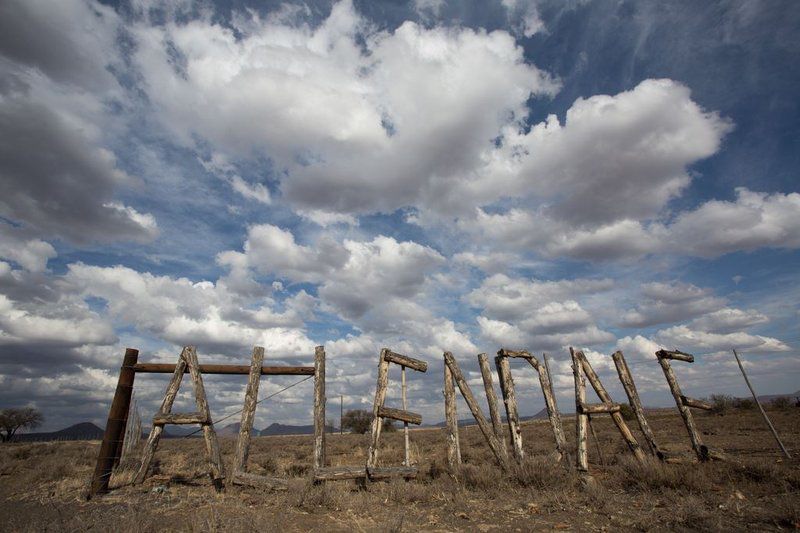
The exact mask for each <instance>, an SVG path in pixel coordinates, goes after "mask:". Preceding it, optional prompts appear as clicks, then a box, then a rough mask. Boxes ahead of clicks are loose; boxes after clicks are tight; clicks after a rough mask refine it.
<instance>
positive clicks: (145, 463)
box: [134, 347, 188, 484]
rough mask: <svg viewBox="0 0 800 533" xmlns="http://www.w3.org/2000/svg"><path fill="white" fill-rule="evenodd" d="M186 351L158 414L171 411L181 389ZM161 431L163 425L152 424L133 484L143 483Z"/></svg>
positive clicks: (170, 382)
mask: <svg viewBox="0 0 800 533" xmlns="http://www.w3.org/2000/svg"><path fill="white" fill-rule="evenodd" d="M187 350H188V347H184V349H183V351H182V352H181V355H180V357H179V358H178V362H177V364H175V371H174V372H173V373H172V378H171V379H170V380H169V384H168V385H167V390H166V392H165V393H164V400H163V401H162V402H161V407H160V408H159V410H158V414H163V413H169V412H170V411H172V404H173V403H175V396H177V394H178V389H180V387H181V380H182V379H183V373H184V372H185V370H186V352H187ZM163 431H164V426H163V425H155V424H153V426H152V428H151V429H150V435H148V437H147V443H146V444H145V445H144V451H143V452H142V464H141V465H140V466H139V471H138V472H137V473H136V477H135V478H134V483H137V484H138V483H142V482H144V478H145V477H147V470H148V469H149V468H150V463H151V462H152V461H153V455H154V454H155V453H156V448H157V447H158V441H159V440H160V439H161V433H162V432H163Z"/></svg>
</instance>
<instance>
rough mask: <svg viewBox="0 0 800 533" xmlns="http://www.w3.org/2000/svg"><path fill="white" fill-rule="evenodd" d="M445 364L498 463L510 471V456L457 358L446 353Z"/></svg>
mask: <svg viewBox="0 0 800 533" xmlns="http://www.w3.org/2000/svg"><path fill="white" fill-rule="evenodd" d="M444 362H445V364H446V365H447V366H448V367H449V368H450V372H451V373H452V375H453V379H454V380H455V382H456V385H458V388H459V390H460V391H461V395H462V396H463V397H464V401H466V402H467V406H468V407H469V410H470V411H471V412H472V416H473V417H475V421H476V422H477V423H478V427H479V428H480V430H481V433H483V437H484V438H485V439H486V442H487V443H488V444H489V448H490V449H491V450H492V453H493V454H494V456H495V458H496V459H497V462H498V463H499V464H500V466H501V467H502V468H503V469H508V456H507V455H506V453H505V448H503V446H502V445H501V444H500V441H499V440H498V439H497V437H495V436H494V433H493V432H492V430H491V428H490V427H489V424H488V423H487V422H486V418H485V417H484V416H483V412H481V408H480V406H479V405H478V402H477V401H476V400H475V396H474V395H473V394H472V390H471V389H470V388H469V385H468V384H467V380H466V379H464V375H463V374H462V373H461V369H460V368H459V367H458V363H457V362H456V359H455V357H453V354H452V353H450V352H444Z"/></svg>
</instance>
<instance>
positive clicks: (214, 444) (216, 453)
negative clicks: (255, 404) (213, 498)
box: [186, 346, 225, 491]
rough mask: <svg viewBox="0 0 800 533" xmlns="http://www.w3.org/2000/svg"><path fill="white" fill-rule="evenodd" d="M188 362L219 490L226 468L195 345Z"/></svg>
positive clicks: (213, 479) (215, 481) (214, 482)
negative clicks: (223, 463)
mask: <svg viewBox="0 0 800 533" xmlns="http://www.w3.org/2000/svg"><path fill="white" fill-rule="evenodd" d="M186 362H187V366H188V367H189V376H190V377H191V378H192V385H193V386H194V403H195V405H196V406H197V412H198V413H200V414H201V415H202V416H203V418H205V423H204V424H202V428H203V440H204V441H205V443H206V452H208V461H209V463H210V464H211V472H210V476H211V483H212V484H213V485H214V488H215V489H217V490H218V491H220V490H222V489H223V488H224V486H223V480H224V479H225V470H224V467H223V465H222V453H221V452H220V449H219V442H218V441H217V434H216V433H215V432H214V422H213V421H212V420H211V409H209V407H208V400H207V399H206V389H205V386H204V385H203V376H202V374H201V373H200V363H199V362H198V361H197V350H196V349H195V347H194V346H190V347H189V350H188V351H187V352H186Z"/></svg>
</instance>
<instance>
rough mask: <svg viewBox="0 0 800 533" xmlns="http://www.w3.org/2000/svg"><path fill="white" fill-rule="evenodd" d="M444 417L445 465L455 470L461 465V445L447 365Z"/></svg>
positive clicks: (452, 388) (445, 369)
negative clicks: (445, 434)
mask: <svg viewBox="0 0 800 533" xmlns="http://www.w3.org/2000/svg"><path fill="white" fill-rule="evenodd" d="M444 417H445V421H446V423H447V464H448V465H449V466H450V468H455V467H456V466H457V465H460V464H461V444H460V442H459V440H458V412H457V409H456V389H455V384H454V380H453V373H452V372H451V371H450V367H449V366H448V365H444Z"/></svg>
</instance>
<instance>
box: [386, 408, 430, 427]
mask: <svg viewBox="0 0 800 533" xmlns="http://www.w3.org/2000/svg"><path fill="white" fill-rule="evenodd" d="M378 416H380V417H383V418H391V419H393V420H399V421H400V422H406V423H409V424H416V425H420V424H422V415H420V414H417V413H412V412H411V411H404V410H403V409H395V408H393V407H384V406H381V407H380V409H378Z"/></svg>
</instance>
